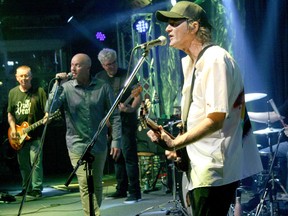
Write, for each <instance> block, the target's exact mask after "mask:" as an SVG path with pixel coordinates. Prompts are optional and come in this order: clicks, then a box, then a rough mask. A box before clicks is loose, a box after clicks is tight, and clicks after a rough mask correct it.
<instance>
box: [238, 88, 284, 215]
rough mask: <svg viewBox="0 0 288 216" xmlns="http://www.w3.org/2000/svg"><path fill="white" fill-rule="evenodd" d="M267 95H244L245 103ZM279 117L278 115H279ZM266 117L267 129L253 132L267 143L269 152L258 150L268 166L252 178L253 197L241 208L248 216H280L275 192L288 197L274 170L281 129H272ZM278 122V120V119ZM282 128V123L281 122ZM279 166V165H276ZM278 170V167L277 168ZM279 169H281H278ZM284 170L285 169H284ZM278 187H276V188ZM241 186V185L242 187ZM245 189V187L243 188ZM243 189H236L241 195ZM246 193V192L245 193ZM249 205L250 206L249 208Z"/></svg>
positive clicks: (272, 104) (274, 107)
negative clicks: (275, 142) (275, 136)
mask: <svg viewBox="0 0 288 216" xmlns="http://www.w3.org/2000/svg"><path fill="white" fill-rule="evenodd" d="M266 96H267V94H264V93H251V94H245V102H246V103H247V102H251V101H255V100H259V99H262V98H264V97H266ZM268 102H269V103H270V104H271V106H272V108H273V110H274V112H276V113H277V114H279V111H278V109H277V107H276V106H275V104H274V102H273V100H272V99H271V100H269V101H267V103H268ZM279 116H280V114H279ZM269 118H270V117H269V115H268V120H267V125H268V127H267V128H264V129H260V130H256V131H254V132H253V134H255V135H265V136H266V138H267V141H268V149H269V151H268V152H267V151H265V152H262V151H261V149H260V150H259V154H260V156H261V160H262V163H263V157H265V158H267V156H268V162H267V163H268V165H267V167H265V166H264V164H263V167H264V170H263V172H261V173H260V174H257V175H255V176H254V177H253V184H255V185H254V186H256V189H255V188H254V190H255V191H254V192H253V193H254V195H253V196H252V197H253V198H252V199H251V200H249V201H248V202H247V203H244V204H242V206H243V212H244V213H245V214H244V215H248V216H250V215H251V216H252V215H253V216H259V215H261V216H262V215H282V214H280V209H279V200H277V192H278V191H279V188H280V189H281V190H282V192H283V193H284V194H285V195H288V194H287V192H286V190H285V188H284V186H283V185H282V183H281V182H280V181H279V179H278V178H276V177H278V176H277V174H276V172H275V170H276V163H275V161H276V160H277V159H276V155H277V153H278V147H279V143H280V137H281V133H282V132H283V128H273V127H271V125H270V119H269ZM279 120H280V119H279ZM282 124H283V127H284V123H283V121H282ZM274 135H277V137H278V143H277V144H275V146H276V148H275V149H274V148H272V144H271V137H272V136H274ZM257 146H258V148H261V147H262V145H260V144H257ZM277 166H279V164H278V165H277ZM278 168H279V167H278ZM280 169H281V168H280ZM285 169H286V167H285ZM277 185H278V186H279V187H276V186H277ZM242 186H243V185H242ZM243 188H245V187H243ZM243 188H241V187H240V188H238V190H240V191H241V192H242V193H243V192H245V189H244V190H243ZM246 192H247V191H246ZM287 197H288V196H287ZM249 204H250V206H249Z"/></svg>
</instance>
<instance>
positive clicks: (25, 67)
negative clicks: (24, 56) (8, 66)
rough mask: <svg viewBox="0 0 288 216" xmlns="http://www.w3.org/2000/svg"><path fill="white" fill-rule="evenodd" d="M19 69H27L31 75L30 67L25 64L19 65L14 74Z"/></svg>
mask: <svg viewBox="0 0 288 216" xmlns="http://www.w3.org/2000/svg"><path fill="white" fill-rule="evenodd" d="M19 70H24V71H28V72H29V73H30V75H32V72H31V68H30V67H29V66H27V65H21V66H19V67H17V69H16V74H17V72H18V71H19Z"/></svg>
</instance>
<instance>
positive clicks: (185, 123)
mask: <svg viewBox="0 0 288 216" xmlns="http://www.w3.org/2000/svg"><path fill="white" fill-rule="evenodd" d="M212 46H214V44H209V45H207V46H205V47H204V48H203V49H202V50H201V51H200V53H199V55H198V57H197V59H196V61H195V64H194V69H193V74H192V82H191V88H190V96H191V97H189V103H188V104H189V106H187V110H186V112H184V113H185V114H186V115H185V116H183V122H184V131H187V118H188V112H189V110H190V105H191V103H192V102H193V89H194V82H195V79H196V75H195V72H196V63H197V62H198V60H199V59H200V58H201V57H202V55H203V54H204V52H205V51H206V50H207V49H208V48H209V47H212Z"/></svg>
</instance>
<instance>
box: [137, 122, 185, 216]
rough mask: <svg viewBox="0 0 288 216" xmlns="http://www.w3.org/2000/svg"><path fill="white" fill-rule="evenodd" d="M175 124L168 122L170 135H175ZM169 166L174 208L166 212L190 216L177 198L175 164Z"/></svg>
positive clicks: (167, 213) (176, 215) (177, 215)
mask: <svg viewBox="0 0 288 216" xmlns="http://www.w3.org/2000/svg"><path fill="white" fill-rule="evenodd" d="M174 124H175V123H174V122H173V121H170V122H168V124H167V126H169V130H170V133H171V134H173V126H174ZM169 166H171V173H172V185H173V186H172V196H173V199H172V200H170V201H168V203H173V204H174V206H173V207H171V208H170V209H168V210H167V211H166V215H170V214H172V215H175V216H183V215H184V216H189V214H188V212H187V210H186V209H185V208H184V207H183V206H182V204H181V202H180V201H179V199H177V198H176V195H177V194H176V193H177V182H176V167H175V164H174V162H173V163H171V164H169ZM153 208H154V207H149V208H147V209H145V210H144V211H142V212H140V213H138V214H136V216H139V215H140V214H143V213H144V212H146V211H149V210H151V209H153Z"/></svg>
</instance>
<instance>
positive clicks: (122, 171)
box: [114, 127, 141, 198]
mask: <svg viewBox="0 0 288 216" xmlns="http://www.w3.org/2000/svg"><path fill="white" fill-rule="evenodd" d="M136 130H137V127H135V128H127V127H122V151H121V155H120V157H119V159H118V160H117V161H116V162H115V164H114V166H115V174H116V180H117V187H116V189H117V191H118V192H120V193H122V194H126V193H127V191H129V194H130V195H132V196H136V197H137V198H141V188H140V181H139V167H138V155H137V143H136Z"/></svg>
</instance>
